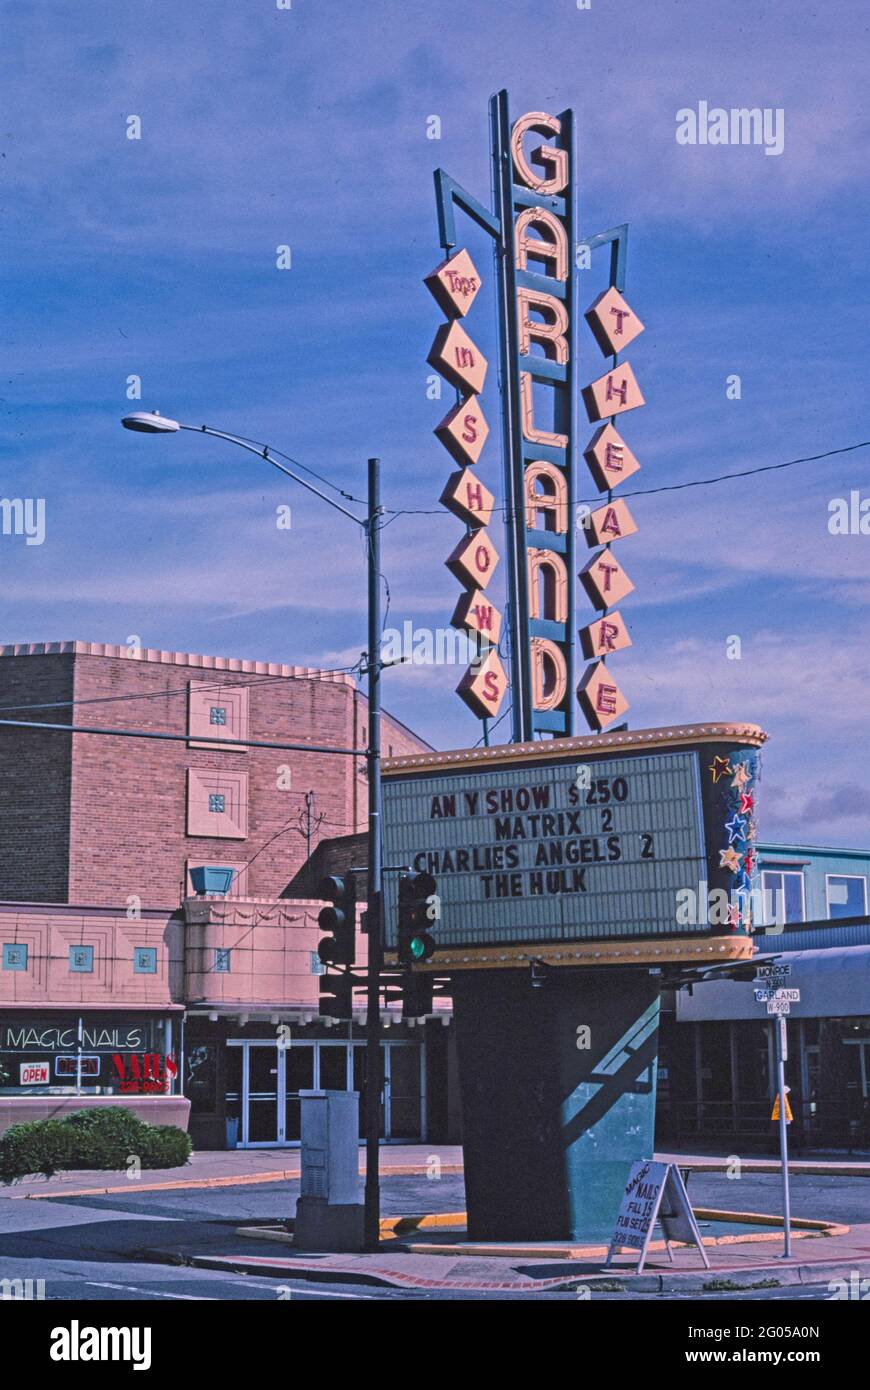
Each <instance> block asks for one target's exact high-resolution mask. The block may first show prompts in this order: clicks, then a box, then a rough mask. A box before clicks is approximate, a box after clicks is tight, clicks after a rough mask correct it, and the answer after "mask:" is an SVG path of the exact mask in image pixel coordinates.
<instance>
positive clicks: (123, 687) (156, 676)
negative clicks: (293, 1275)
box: [0, 642, 428, 908]
mask: <svg viewBox="0 0 870 1390" xmlns="http://www.w3.org/2000/svg"><path fill="white" fill-rule="evenodd" d="M0 706H3V707H4V711H5V712H4V714H3V717H4V718H6V719H22V720H36V721H39V722H46V723H58V724H70V723H75V724H77V725H79V726H83V727H90V728H101V729H121V730H133V729H138V730H144V731H151V732H160V733H173V734H177V735H180V736H182V741H179V742H163V741H158V740H152V739H131V738H107V737H104V736H101V735H89V734H75V735H71V734H66V733H59V732H54V731H52V732H50V733H49V732H46V733H44V734H43V733H41V732H40V731H38V730H26V731H25V730H17V729H10V728H3V727H0V900H4V901H7V902H9V901H15V902H42V903H47V902H57V903H87V904H91V905H98V906H108V907H116V906H119V905H124V904H126V903H127V901H128V899H131V898H137V899H138V900H139V902H140V904H141V906H142V907H161V908H162V907H166V906H167V905H170V906H177V905H178V903H179V902H180V901H181V899H182V897H184V896H186V894H187V893H188V892H189V891H190V887H189V880H188V879H187V873H188V871H189V869H190V867H194V866H196V865H198V864H202V863H208V864H221V865H226V866H228V867H232V868H233V869H235V871H236V873H235V877H234V881H233V888H232V890H231V891H232V893H233V895H234V896H244V897H247V898H269V899H274V898H278V897H280V896H282V894H284V893H285V892H286V890H287V888H288V885H289V884H290V883H291V881H292V880H293V879H294V878H295V877H297V875H298V874H299V872H300V870H301V868H302V866H303V864H304V863H305V861H306V859H307V858H308V856H309V851H310V850H313V849H314V848H315V847H316V844H317V843H318V841H319V840H321V839H328V838H333V837H335V836H340V835H347V834H352V833H353V832H354V831H357V830H361V829H363V828H364V826H365V824H366V811H367V807H366V778H365V766H364V763H363V761H362V759H359V758H352V757H340V756H329V755H325V754H321V753H318V752H311V753H307V752H301V753H300V752H294V751H282V750H279V749H270V748H248V749H242V748H238V749H230V748H216V747H215V746H214V742H213V740H214V739H215V738H216V737H217V738H225V739H232V738H238V739H252V740H255V741H258V742H264V743H269V742H272V743H302V744H304V743H311V744H313V745H318V746H321V747H336V748H364V747H365V742H366V737H367V702H366V699H365V696H364V695H362V694H361V693H360V691H359V690H358V689H357V687H356V684H355V682H354V680H353V678H352V677H351V676H350V675H348V674H345V673H343V672H330V671H318V670H311V669H309V668H306V667H300V666H283V665H277V664H275V663H272V662H259V661H240V660H234V659H231V658H221V657H206V656H192V655H189V654H187V653H183V652H164V651H152V650H145V649H135V648H134V649H131V648H127V647H112V646H104V645H102V644H100V643H89V642H56V643H48V644H31V645H18V646H5V647H0ZM382 742H383V752H384V755H385V756H390V755H392V754H393V753H395V754H396V755H397V756H399V755H401V754H402V753H406V752H415V751H419V750H420V749H423V748H426V747H428V745H427V744H425V743H424V742H423V741H422V740H421V739H419V738H417V737H416V736H415V735H414V734H413V733H412V732H411V731H410V730H409V729H407V728H405V727H404V725H402V724H400V723H399V722H398V721H397V720H394V719H391V718H390V717H389V716H386V717H385V718H384V723H383V736H382ZM311 793H313V799H312V798H311V795H310V794H311ZM309 896H310V895H309Z"/></svg>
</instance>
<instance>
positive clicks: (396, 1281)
mask: <svg viewBox="0 0 870 1390" xmlns="http://www.w3.org/2000/svg"><path fill="white" fill-rule="evenodd" d="M190 1263H191V1264H192V1265H194V1266H195V1267H196V1268H197V1269H218V1270H233V1271H234V1272H235V1273H237V1274H273V1275H278V1276H283V1277H284V1278H285V1279H286V1278H288V1277H291V1276H292V1277H294V1278H296V1279H307V1280H314V1281H315V1282H316V1283H319V1284H374V1285H376V1286H377V1287H379V1288H401V1289H467V1290H476V1291H477V1292H483V1293H486V1292H489V1293H538V1292H540V1291H541V1290H546V1289H563V1288H566V1287H570V1285H571V1284H572V1283H573V1282H574V1279H573V1277H571V1276H569V1275H567V1274H559V1275H554V1276H552V1277H551V1278H547V1279H534V1278H532V1277H531V1276H522V1275H521V1276H520V1277H519V1278H517V1279H427V1278H425V1276H423V1275H421V1274H412V1273H405V1272H404V1271H402V1270H398V1269H384V1268H381V1267H380V1266H378V1265H375V1266H374V1267H373V1268H369V1269H365V1268H363V1269H354V1268H353V1267H352V1266H350V1265H347V1266H344V1267H338V1266H336V1265H316V1264H314V1265H303V1264H297V1263H296V1262H295V1261H293V1260H280V1259H269V1258H268V1257H267V1256H265V1255H254V1256H250V1255H239V1256H235V1255H192V1256H191V1257H190Z"/></svg>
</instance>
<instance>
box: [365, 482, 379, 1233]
mask: <svg viewBox="0 0 870 1390" xmlns="http://www.w3.org/2000/svg"><path fill="white" fill-rule="evenodd" d="M380 467H381V461H380V459H376V458H375V459H369V476H368V521H367V523H366V552H367V560H368V610H369V611H368V620H369V624H368V626H369V630H368V656H367V668H368V670H367V674H368V700H369V736H368V747H367V750H366V771H367V774H368V787H369V834H368V841H369V843H368V855H369V863H368V984H367V992H366V1106H365V1128H366V1182H365V1198H364V1202H365V1211H364V1233H365V1244H366V1247H367V1248H368V1249H370V1250H376V1249H377V1248H378V1244H379V1241H380V1224H381V1189H380V1135H381V1088H382V1085H383V1080H382V1078H383V1058H382V1056H381V1001H380V978H381V970H382V968H383V948H382V946H381V930H382V916H383V889H384V875H383V860H382V857H381V668H380V649H381V536H380V520H381V499H380Z"/></svg>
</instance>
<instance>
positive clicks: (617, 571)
mask: <svg viewBox="0 0 870 1390" xmlns="http://www.w3.org/2000/svg"><path fill="white" fill-rule="evenodd" d="M580 583H581V584H582V585H583V588H584V589H585V590H586V593H587V594H588V595H589V599H590V601H591V603H592V606H593V607H594V608H613V607H614V605H615V604H617V603H621V602H622V600H623V599H624V598H625V596H626V594H630V593H631V591H632V589H633V588H634V584H633V582H632V580H630V579H629V577H628V575H627V574H626V572H625V570H624V569H623V568H622V565H621V564H620V563H619V561H618V560H617V558H616V556H615V555H614V553H613V551H612V550H602V551H599V553H598V554H597V555H593V556H592V559H591V560H590V561H589V563H588V565H585V566H584V568H583V569H582V570H581V571H580Z"/></svg>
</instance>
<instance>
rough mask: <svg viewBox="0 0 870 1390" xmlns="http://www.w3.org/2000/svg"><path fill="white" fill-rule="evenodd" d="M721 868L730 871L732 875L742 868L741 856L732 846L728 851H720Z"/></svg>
mask: <svg viewBox="0 0 870 1390" xmlns="http://www.w3.org/2000/svg"><path fill="white" fill-rule="evenodd" d="M719 868H720V869H730V870H731V872H732V873H735V874H736V873H737V870H738V869H739V868H740V855H739V854H738V853H737V851H736V850H735V849H732V848H731V847H730V846H729V848H728V849H720V851H719Z"/></svg>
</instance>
